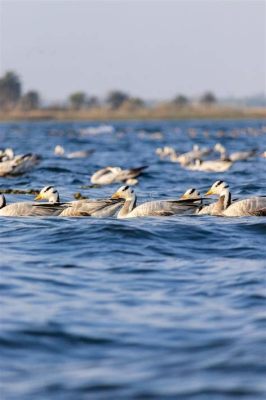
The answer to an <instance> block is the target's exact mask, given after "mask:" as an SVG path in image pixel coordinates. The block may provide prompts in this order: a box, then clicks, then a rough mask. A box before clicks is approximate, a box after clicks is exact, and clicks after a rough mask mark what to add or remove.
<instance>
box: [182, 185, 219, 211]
mask: <svg viewBox="0 0 266 400" xmlns="http://www.w3.org/2000/svg"><path fill="white" fill-rule="evenodd" d="M180 199H181V200H183V199H191V200H196V201H197V203H198V204H199V205H200V206H199V208H197V209H196V210H195V213H196V214H199V215H211V213H212V209H213V207H214V205H215V203H212V204H204V203H203V200H204V199H203V198H202V197H201V194H200V192H199V191H198V190H196V189H195V188H189V189H188V190H187V191H186V192H185V193H184V194H183V195H182V196H181V197H180ZM196 201H195V203H196Z"/></svg>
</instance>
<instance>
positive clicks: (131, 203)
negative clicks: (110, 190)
mask: <svg viewBox="0 0 266 400" xmlns="http://www.w3.org/2000/svg"><path fill="white" fill-rule="evenodd" d="M112 199H124V200H125V203H124V205H123V207H122V208H121V209H120V211H119V212H118V214H117V218H136V217H163V216H171V215H180V214H192V213H194V212H195V209H197V208H198V205H197V204H194V202H193V201H192V200H191V201H187V200H155V201H148V202H146V203H143V204H140V205H138V206H137V196H136V194H135V192H134V190H133V189H132V188H130V187H129V186H121V187H120V188H119V189H118V190H117V191H116V192H115V193H114V194H113V196H112Z"/></svg>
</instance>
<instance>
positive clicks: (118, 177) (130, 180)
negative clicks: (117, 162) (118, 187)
mask: <svg viewBox="0 0 266 400" xmlns="http://www.w3.org/2000/svg"><path fill="white" fill-rule="evenodd" d="M146 168H147V166H144V167H138V168H130V169H122V168H120V167H106V168H102V169H100V170H99V171H97V172H95V173H94V174H93V175H92V176H91V183H93V184H96V185H111V184H112V183H117V182H124V183H127V184H128V185H135V184H136V183H138V180H137V179H136V178H137V177H138V176H140V175H141V174H142V173H143V171H144V170H145V169H146Z"/></svg>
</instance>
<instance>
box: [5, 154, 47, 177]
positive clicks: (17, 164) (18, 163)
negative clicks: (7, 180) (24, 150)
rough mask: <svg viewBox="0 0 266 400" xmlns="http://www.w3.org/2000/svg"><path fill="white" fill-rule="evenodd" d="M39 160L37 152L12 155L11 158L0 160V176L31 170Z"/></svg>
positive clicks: (19, 173)
mask: <svg viewBox="0 0 266 400" xmlns="http://www.w3.org/2000/svg"><path fill="white" fill-rule="evenodd" d="M39 161H40V157H39V156H38V155H37V154H32V153H28V154H23V155H17V156H14V157H13V158H12V159H7V160H5V161H2V162H0V177H5V176H12V175H21V174H23V173H25V172H27V171H29V170H31V169H32V168H33V167H34V166H35V165H36V164H38V163H39Z"/></svg>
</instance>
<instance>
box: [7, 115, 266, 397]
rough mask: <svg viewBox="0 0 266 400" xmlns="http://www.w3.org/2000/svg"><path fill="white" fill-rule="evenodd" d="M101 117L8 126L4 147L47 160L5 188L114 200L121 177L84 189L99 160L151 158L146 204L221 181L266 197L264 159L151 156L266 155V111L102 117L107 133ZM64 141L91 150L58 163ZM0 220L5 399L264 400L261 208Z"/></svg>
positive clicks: (130, 162)
mask: <svg viewBox="0 0 266 400" xmlns="http://www.w3.org/2000/svg"><path fill="white" fill-rule="evenodd" d="M99 125H100V124H96V123H95V124H91V123H88V122H84V123H54V122H45V123H12V124H11V123H9V124H8V123H7V124H1V125H0V140H1V143H2V146H5V147H6V146H11V147H14V148H15V149H16V150H17V151H19V152H30V151H34V152H39V153H41V154H43V156H44V159H43V161H42V163H41V164H40V165H39V166H38V167H37V168H36V169H35V170H34V171H32V172H30V173H28V174H26V175H24V176H21V177H16V178H9V179H4V178H0V187H1V188H11V187H12V188H21V189H25V188H42V187H43V186H44V185H47V184H49V185H51V184H54V185H55V186H56V187H57V189H58V190H59V192H60V194H61V197H62V199H63V200H68V199H71V198H72V194H73V193H74V192H77V191H81V192H82V193H83V194H86V195H89V196H90V197H105V196H109V195H110V194H111V193H112V192H114V190H115V189H116V188H117V186H116V185H115V186H113V187H104V188H98V189H88V190H84V189H81V188H80V186H82V185H84V184H85V185H86V184H89V175H90V174H91V173H92V172H94V171H95V170H96V169H97V168H99V167H102V166H105V165H120V166H139V165H149V166H150V167H149V169H148V170H147V173H146V174H145V175H144V176H143V177H142V178H141V179H140V184H139V185H138V186H137V187H136V191H137V193H138V194H139V199H140V201H142V200H143V199H150V198H163V197H174V196H179V195H180V194H182V193H183V192H184V191H185V190H186V189H187V188H188V187H196V188H198V189H200V190H201V192H202V193H204V190H206V189H208V188H209V186H210V185H211V184H212V183H213V182H214V181H215V180H217V179H224V180H226V181H228V183H229V184H230V186H231V188H232V191H233V193H234V195H235V196H237V197H238V196H248V195H252V194H260V195H262V194H264V195H265V194H266V193H265V169H266V168H265V165H266V161H265V159H262V158H254V159H251V160H250V161H247V162H239V163H237V164H235V165H234V166H233V167H232V169H231V170H229V171H228V172H226V173H223V174H208V173H201V172H191V171H185V170H183V169H181V168H180V167H179V165H177V164H172V163H168V162H164V161H160V160H159V159H158V158H157V157H156V156H155V154H154V151H155V149H156V147H160V146H163V145H165V144H168V145H174V146H175V147H176V148H177V149H179V150H180V151H186V150H189V149H190V148H191V145H192V143H198V144H201V145H202V144H204V145H206V144H207V145H209V146H211V145H214V144H215V143H216V142H217V141H221V142H222V143H223V144H225V145H226V147H228V148H229V150H230V151H233V150H236V149H246V148H250V147H251V148H254V147H257V148H259V150H260V152H262V151H264V150H265V149H266V135H265V126H266V121H260V122H259V121H257V122H256V121H242V122H240V121H228V122H221V121H217V122H210V121H209V122H208V121H192V122H185V121H184V122H139V123H133V122H132V123H130V122H124V123H107V125H108V126H109V127H107V128H106V127H105V128H103V129H102V131H103V133H102V134H100V131H101V129H98V127H99ZM89 127H96V128H97V129H96V133H98V134H97V135H96V134H95V135H92V134H91V133H93V130H92V131H91V130H90V129H88V128H89ZM104 132H105V133H104ZM156 132H157V134H155V133H156ZM158 132H161V134H162V135H163V136H162V137H161V135H158ZM195 132H196V137H195V138H192V137H191V136H193V135H194V134H195ZM221 132H223V133H221ZM263 132H264V133H263ZM207 136H208V137H207ZM56 144H61V145H64V146H65V147H66V149H67V150H69V151H74V150H77V149H79V148H80V147H81V146H83V148H94V149H95V150H96V151H95V153H94V155H93V156H91V157H90V158H88V159H87V160H84V159H76V160H67V159H60V158H56V157H54V156H53V148H54V146H55V145H56ZM7 198H8V200H9V201H15V200H16V201H18V200H23V199H25V196H11V195H9V196H7ZM26 199H28V200H30V199H31V198H30V197H26ZM0 224H1V228H0V232H1V237H0V244H1V245H0V246H1V261H0V265H1V286H0V288H1V298H0V300H1V333H0V351H1V357H0V362H1V376H0V383H1V399H5V400H6V399H8V400H11V399H12V400H13V399H19V400H24V399H25V400H28V399H55V400H61V399H64V400H68V399H71V400H72V399H81V400H83V399H104V400H106V399H180V400H186V399H189V400H190V399H193V400H194V399H196V400H205V399H208V400H209V399H211V400H224V399H226V400H229V399H245V400H246V399H250V400H254V399H256V400H257V399H258V400H259V399H263V400H264V399H265V396H266V380H265V373H266V361H265V360H266V333H265V332H266V314H265V307H266V272H265V271H266V265H265V264H266V263H265V259H266V257H265V252H266V251H265V232H266V224H265V218H256V217H249V218H238V219H237V218H219V217H210V216H202V217H199V216H198V217H193V216H191V217H189V216H188V217H172V218H161V219H153V218H147V219H135V220H116V219H114V218H109V219H89V218H88V219H86V218H84V219H59V218H52V217H50V218H47V219H42V218H40V219H37V218H35V219H34V218H18V219H11V218H1V220H0Z"/></svg>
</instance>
